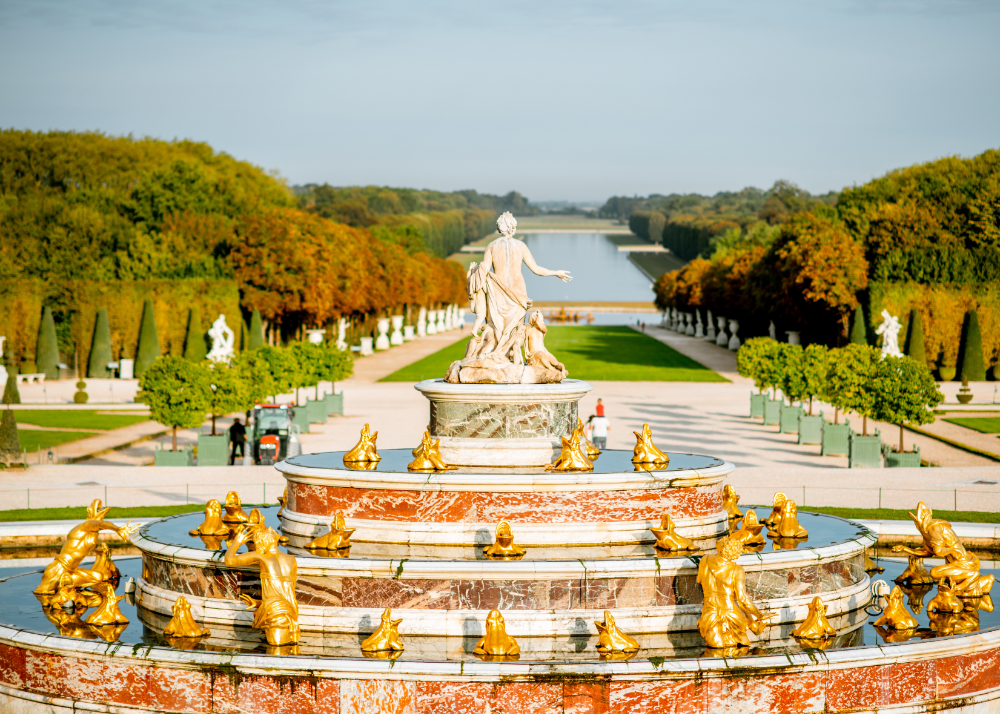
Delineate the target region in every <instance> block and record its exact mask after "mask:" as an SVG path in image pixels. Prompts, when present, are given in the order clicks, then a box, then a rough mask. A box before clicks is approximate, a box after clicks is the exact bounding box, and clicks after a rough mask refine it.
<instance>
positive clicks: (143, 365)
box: [135, 300, 160, 377]
mask: <svg viewBox="0 0 1000 714" xmlns="http://www.w3.org/2000/svg"><path fill="white" fill-rule="evenodd" d="M159 356H160V340H159V338H158V337H157V336H156V318H155V317H154V315H153V301H152V300H146V302H145V303H144V304H143V306H142V321H141V322H140V323H139V344H138V345H137V346H136V350H135V376H136V377H142V375H143V373H144V372H145V371H146V370H147V369H149V368H150V367H151V366H152V364H153V362H155V361H156V359H157V358H158V357H159Z"/></svg>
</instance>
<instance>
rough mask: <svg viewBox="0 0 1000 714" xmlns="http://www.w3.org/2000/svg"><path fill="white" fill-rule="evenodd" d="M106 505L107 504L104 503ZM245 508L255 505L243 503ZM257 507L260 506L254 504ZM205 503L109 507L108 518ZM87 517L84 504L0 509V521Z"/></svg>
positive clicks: (153, 514) (170, 512)
mask: <svg viewBox="0 0 1000 714" xmlns="http://www.w3.org/2000/svg"><path fill="white" fill-rule="evenodd" d="M104 505H105V506H107V505H108V504H104ZM243 506H244V507H245V508H247V509H249V508H254V507H255V506H253V505H251V504H249V503H244V504H243ZM256 507H257V508H259V507H260V506H256ZM204 510H205V504H203V503H189V504H186V505H183V506H132V507H131V508H115V507H114V506H112V507H111V513H109V514H108V517H109V518H165V517H166V516H177V515H180V514H181V513H194V512H196V511H204ZM86 518H87V509H86V508H85V507H84V506H66V507H64V508H14V509H11V510H9V511H0V521H83V520H86Z"/></svg>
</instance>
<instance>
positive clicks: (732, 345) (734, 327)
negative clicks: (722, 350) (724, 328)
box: [729, 320, 742, 352]
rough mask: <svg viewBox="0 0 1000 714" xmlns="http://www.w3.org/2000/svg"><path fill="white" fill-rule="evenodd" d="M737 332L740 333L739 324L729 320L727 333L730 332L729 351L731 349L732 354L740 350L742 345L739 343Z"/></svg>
mask: <svg viewBox="0 0 1000 714" xmlns="http://www.w3.org/2000/svg"><path fill="white" fill-rule="evenodd" d="M739 331H740V323H739V322H737V321H736V320H730V321H729V332H730V334H731V335H732V336H731V337H730V338H729V349H731V350H732V351H733V352H735V351H736V350H738V349H739V348H740V344H742V343H741V342H740V338H739V334H738V333H739Z"/></svg>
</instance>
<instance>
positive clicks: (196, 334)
mask: <svg viewBox="0 0 1000 714" xmlns="http://www.w3.org/2000/svg"><path fill="white" fill-rule="evenodd" d="M207 354H208V347H207V346H206V345H205V333H204V332H202V329H201V313H200V312H199V311H198V308H196V307H192V308H191V310H190V311H189V312H188V324H187V334H185V335H184V359H186V360H188V361H189V362H201V361H202V360H203V359H205V355H207Z"/></svg>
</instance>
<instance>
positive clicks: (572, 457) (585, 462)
mask: <svg viewBox="0 0 1000 714" xmlns="http://www.w3.org/2000/svg"><path fill="white" fill-rule="evenodd" d="M582 438H583V434H582V433H581V432H579V431H578V430H576V429H574V430H573V433H572V434H570V437H569V438H568V439H567V438H566V437H565V436H564V437H562V452H561V453H560V454H559V456H558V457H557V458H556V460H555V461H553V462H552V463H551V464H549V465H548V466H546V467H545V470H546V471H593V470H594V462H593V461H591V460H590V458H589V457H588V456H587V454H586V453H584V451H583V447H582V446H581V444H580V440H581V439H582Z"/></svg>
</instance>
